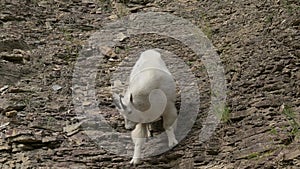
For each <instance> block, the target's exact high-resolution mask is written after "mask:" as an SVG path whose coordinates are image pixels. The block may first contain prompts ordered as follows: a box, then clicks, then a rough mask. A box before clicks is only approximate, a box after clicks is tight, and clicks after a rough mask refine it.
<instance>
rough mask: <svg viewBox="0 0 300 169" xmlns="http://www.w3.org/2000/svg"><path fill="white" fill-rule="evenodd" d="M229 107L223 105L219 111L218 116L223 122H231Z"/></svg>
mask: <svg viewBox="0 0 300 169" xmlns="http://www.w3.org/2000/svg"><path fill="white" fill-rule="evenodd" d="M230 112H231V111H230V108H229V107H228V106H225V107H224V109H223V111H222V112H220V113H219V115H220V117H221V121H222V122H223V123H231V120H230Z"/></svg>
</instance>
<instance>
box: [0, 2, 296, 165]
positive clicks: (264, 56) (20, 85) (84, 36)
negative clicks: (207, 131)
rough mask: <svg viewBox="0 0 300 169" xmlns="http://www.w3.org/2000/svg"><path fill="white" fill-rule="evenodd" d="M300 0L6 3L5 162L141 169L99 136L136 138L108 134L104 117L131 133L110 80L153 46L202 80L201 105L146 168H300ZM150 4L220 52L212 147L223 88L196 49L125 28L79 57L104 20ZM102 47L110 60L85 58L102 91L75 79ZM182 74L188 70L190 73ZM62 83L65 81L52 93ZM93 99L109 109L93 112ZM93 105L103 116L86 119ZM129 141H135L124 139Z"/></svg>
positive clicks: (1, 59) (0, 99) (0, 118)
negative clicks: (221, 77)
mask: <svg viewBox="0 0 300 169" xmlns="http://www.w3.org/2000/svg"><path fill="white" fill-rule="evenodd" d="M298 6H299V3H298V2H296V1H293V0H290V1H282V0H280V1H259V0H254V1H251V2H250V1H235V2H234V3H233V2H231V1H218V2H217V1H195V0H180V1H165V0H142V1H138V0H133V1H131V0H125V1H123V0H122V1H121V0H108V1H98V0H83V1H81V0H74V1H16V0H11V1H3V2H2V1H1V7H0V11H1V12H0V26H1V35H0V37H1V38H0V39H1V40H0V168H4V169H6V168H7V169H11V168H16V169H18V168H132V167H131V166H130V165H129V164H128V162H129V161H130V158H131V155H132V154H130V155H127V156H125V157H124V156H119V155H118V154H113V153H111V152H110V151H109V150H108V149H107V147H105V145H104V146H102V147H101V146H99V145H98V142H97V141H103V142H105V144H107V145H113V146H114V148H115V149H118V148H119V147H122V149H124V151H125V152H124V154H126V151H128V152H129V150H130V149H131V148H132V141H131V138H130V137H129V136H124V137H123V136H122V137H118V138H117V137H116V135H114V134H113V132H111V131H110V132H107V133H105V132H102V130H104V131H107V130H108V127H107V126H104V125H103V123H102V122H103V121H104V120H106V121H107V123H108V124H109V125H110V126H111V128H112V129H113V130H115V131H118V132H122V133H125V132H129V131H127V130H125V128H124V122H123V118H122V116H121V115H119V113H117V111H116V110H115V108H114V106H113V104H112V99H111V88H110V86H111V81H110V80H111V78H112V75H113V73H114V72H115V71H116V70H117V67H118V66H119V64H120V62H121V61H124V60H126V58H128V56H135V57H134V58H135V59H136V56H138V53H139V52H140V51H143V50H145V49H148V48H162V49H164V50H167V51H171V52H173V53H174V54H176V55H178V56H179V57H180V58H181V59H182V60H183V61H184V64H186V65H187V66H189V68H190V69H189V70H190V71H192V73H193V74H194V76H195V77H196V78H197V80H198V87H199V88H198V89H199V92H200V96H199V97H200V108H199V114H198V118H197V120H196V122H195V124H193V128H192V130H191V131H190V132H189V134H188V135H187V137H186V138H185V139H183V140H182V141H181V142H180V144H179V145H178V146H176V147H174V148H173V149H172V150H171V151H168V152H166V153H163V154H160V155H158V156H154V157H147V158H145V159H144V160H143V163H142V164H141V165H139V166H137V167H136V168H145V169H149V168H150V169H151V168H153V169H154V168H155V169H156V168H184V169H189V168H278V169H281V168H300V160H299V149H300V148H299V145H300V140H299V138H300V137H299V134H298V133H299V127H297V126H298V125H297V124H299V123H300V116H299V113H298V112H299V111H300V102H299V98H300V92H299V91H300V88H299V84H300V81H299V79H300V73H299V72H300V69H299V68H300V67H299V66H300V62H299V54H300V53H299V10H298ZM146 11H159V12H169V13H171V14H174V15H176V16H178V17H182V18H185V19H187V20H189V21H190V22H191V23H193V24H194V25H196V26H197V27H199V28H200V29H201V30H202V31H203V32H204V34H205V35H206V36H207V37H208V38H209V39H210V40H211V42H212V44H213V45H214V46H215V48H216V52H217V53H218V54H219V55H220V58H221V62H222V64H223V66H224V68H225V78H226V81H227V82H228V84H227V89H228V91H227V103H226V106H227V107H228V109H229V110H230V111H229V114H228V116H226V117H228V119H227V121H226V122H225V121H222V123H220V124H219V126H218V127H217V129H216V131H215V133H213V136H211V137H210V138H209V140H207V141H206V142H200V141H199V140H200V138H199V135H200V133H201V129H202V125H203V124H204V123H206V122H205V118H206V116H207V112H208V110H209V106H210V104H211V101H210V99H211V95H213V94H216V93H215V91H211V89H210V87H211V85H212V84H210V82H211V81H210V80H211V78H210V77H209V75H208V74H207V69H209V68H208V67H205V66H204V64H203V61H202V60H201V59H199V57H202V56H196V55H195V54H194V53H193V51H192V50H191V49H190V48H189V46H188V45H187V44H183V43H182V42H180V41H178V40H176V39H173V38H170V37H165V36H161V35H154V34H151V33H150V34H142V35H136V36H134V37H129V36H127V35H125V33H119V34H117V36H116V37H115V38H116V39H114V40H115V42H116V43H117V45H116V46H115V47H107V48H106V47H105V46H106V45H107V44H98V46H99V49H98V48H97V49H92V50H90V51H84V52H85V55H86V56H87V58H83V59H81V60H77V59H78V55H79V53H80V51H81V49H82V46H83V45H87V44H88V42H89V39H88V38H89V37H90V36H91V35H93V33H95V32H97V31H99V30H100V29H101V28H103V26H104V25H105V24H106V23H109V22H112V21H114V20H117V19H119V18H122V17H123V16H126V15H128V14H130V13H138V12H146ZM120 29H122V28H120ZM166 29H168V28H166ZM181 31H183V30H179V31H178V32H181ZM101 47H104V48H102V49H101ZM95 50H102V52H103V55H104V59H103V60H101V61H100V62H97V63H94V62H92V63H87V64H85V65H84V66H83V67H82V68H80V71H81V72H82V73H81V74H80V75H78V77H76V78H79V79H80V77H89V76H90V73H89V72H88V71H87V70H89V69H90V68H91V67H93V66H95V64H97V70H95V71H96V72H97V77H95V83H96V84H95V86H93V85H91V81H80V83H78V86H75V85H73V84H72V83H73V80H74V78H73V76H75V75H74V74H73V72H74V67H75V66H76V63H78V62H80V61H83V62H84V61H88V60H89V59H91V60H92V58H91V56H92V55H93V52H95ZM133 63H134V62H133V61H128V62H126V63H125V64H124V65H125V66H124V69H123V70H122V71H123V72H122V75H121V77H122V78H124V79H126V78H127V74H128V73H129V71H130V70H131V65H132V64H133ZM178 65H179V64H178V63H173V64H168V65H167V66H169V67H170V68H172V69H174V68H176V66H178ZM174 72H175V73H176V75H178V76H179V77H180V76H181V77H185V76H186V74H184V73H182V71H181V69H180V70H178V71H174ZM186 83H187V84H189V83H190V82H189V81H187V82H186ZM55 85H59V86H60V87H59V88H56V87H55V88H54V89H53V86H55ZM82 88H84V90H81V89H82ZM92 89H95V90H94V91H95V93H93V91H92ZM73 92H76V93H78V94H79V95H84V94H86V93H89V94H90V95H94V94H95V96H96V97H97V99H95V100H90V98H85V100H78V99H77V98H73V95H72V94H73ZM179 92H182V91H179ZM180 99H182V98H181V97H180V96H178V100H177V101H176V103H177V105H176V106H177V108H180V103H181V100H180ZM77 103H78V104H80V105H81V106H82V108H81V109H80V110H79V111H78V110H75V108H74V105H75V104H77ZM282 105H285V107H284V108H281V106H282ZM92 106H96V107H98V108H99V111H95V112H93V113H90V111H91V110H89V109H90V108H91V107H92ZM289 109H290V110H291V111H288V112H289V113H285V114H284V113H283V112H284V111H286V110H289ZM76 111H77V112H80V113H82V114H76V113H75V112H76ZM87 112H88V113H90V114H93V115H95V117H99V115H100V114H101V115H103V118H98V119H96V118H95V119H94V120H91V121H85V122H83V123H81V121H82V120H83V121H84V120H86V119H87V117H86V114H85V113H87ZM7 115H8V116H7ZM186 120H189V117H187V119H186ZM179 124H180V123H179ZM191 125H192V123H191ZM160 126H161V125H160ZM159 132H161V130H159V129H158V130H157V131H155V133H154V135H156V134H159ZM90 135H92V136H93V138H92V137H91V136H90ZM110 138H117V139H110ZM118 139H119V140H118ZM112 140H113V141H112ZM120 140H122V141H124V140H125V141H126V144H127V145H120ZM163 144H166V143H162V144H152V145H151V146H150V147H147V148H146V149H145V150H149V151H150V150H153V148H159V147H160V146H162V145H163Z"/></svg>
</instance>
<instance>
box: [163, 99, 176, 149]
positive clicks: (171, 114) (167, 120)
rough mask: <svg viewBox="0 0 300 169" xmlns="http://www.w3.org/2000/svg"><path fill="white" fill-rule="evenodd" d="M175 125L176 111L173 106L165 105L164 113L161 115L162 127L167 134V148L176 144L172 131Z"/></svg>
mask: <svg viewBox="0 0 300 169" xmlns="http://www.w3.org/2000/svg"><path fill="white" fill-rule="evenodd" d="M176 125H177V110H176V107H175V105H174V104H171V105H167V107H166V112H164V113H163V127H164V129H165V131H166V133H167V136H168V141H169V147H174V146H176V145H177V144H178V141H177V140H176V137H175V133H174V130H175V128H176Z"/></svg>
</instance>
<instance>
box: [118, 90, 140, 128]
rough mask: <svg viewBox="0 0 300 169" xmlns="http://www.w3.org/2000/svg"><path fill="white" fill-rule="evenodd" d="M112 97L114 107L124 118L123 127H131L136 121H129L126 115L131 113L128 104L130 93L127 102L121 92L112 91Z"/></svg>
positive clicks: (130, 102)
mask: <svg viewBox="0 0 300 169" xmlns="http://www.w3.org/2000/svg"><path fill="white" fill-rule="evenodd" d="M113 99H114V103H115V105H116V108H117V109H118V111H119V112H120V113H121V115H122V116H123V117H124V119H125V128H126V129H133V128H134V127H135V125H136V124H137V123H136V122H133V121H131V120H129V119H128V118H127V115H128V114H131V113H132V109H131V106H130V105H131V104H132V95H131V99H129V103H128V101H126V99H125V98H124V96H123V95H121V94H115V93H114V94H113Z"/></svg>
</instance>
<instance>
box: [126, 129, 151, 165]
mask: <svg viewBox="0 0 300 169" xmlns="http://www.w3.org/2000/svg"><path fill="white" fill-rule="evenodd" d="M147 135H148V130H147V126H146V124H141V123H139V124H137V125H136V126H135V129H134V130H133V131H132V132H131V137H132V141H133V143H134V153H133V157H132V160H131V161H130V164H133V165H137V164H139V163H140V162H141V158H142V154H141V152H142V147H143V145H144V144H145V142H146V137H147Z"/></svg>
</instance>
